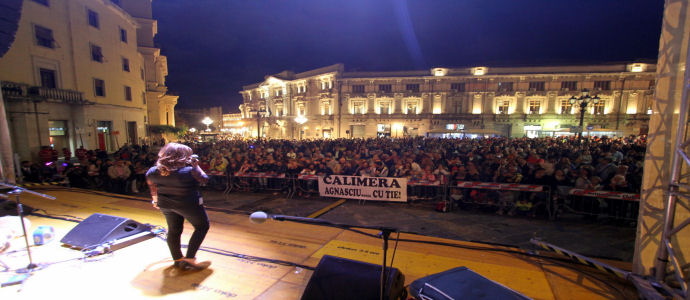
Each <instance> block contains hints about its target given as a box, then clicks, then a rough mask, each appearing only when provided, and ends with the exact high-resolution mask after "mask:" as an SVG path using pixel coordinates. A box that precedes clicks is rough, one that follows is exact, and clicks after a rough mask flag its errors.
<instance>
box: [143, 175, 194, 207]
mask: <svg viewBox="0 0 690 300" xmlns="http://www.w3.org/2000/svg"><path fill="white" fill-rule="evenodd" d="M192 170H193V168H192V167H189V166H187V167H184V168H181V169H178V170H177V171H172V172H170V175H168V176H162V175H161V174H160V172H159V171H158V167H156V166H153V167H151V168H150V169H149V171H148V172H146V178H147V179H148V180H150V181H151V182H153V183H154V184H155V185H156V188H157V189H158V207H160V208H183V207H189V206H193V205H200V204H201V203H202V199H201V192H199V182H198V181H197V180H196V179H195V178H194V176H193V175H192ZM204 176H206V175H205V174H204ZM206 178H208V176H206Z"/></svg>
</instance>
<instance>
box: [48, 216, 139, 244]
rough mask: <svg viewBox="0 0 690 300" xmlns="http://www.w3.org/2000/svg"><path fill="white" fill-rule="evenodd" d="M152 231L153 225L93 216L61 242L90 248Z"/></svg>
mask: <svg viewBox="0 0 690 300" xmlns="http://www.w3.org/2000/svg"><path fill="white" fill-rule="evenodd" d="M150 230H151V225H146V224H141V223H139V222H137V221H134V220H131V219H127V218H122V217H116V216H110V215H104V214H93V215H91V216H89V217H88V218H86V219H85V220H84V221H82V222H81V223H79V224H78V225H77V226H75V227H74V228H72V230H70V231H69V232H68V233H67V235H65V237H64V238H62V240H60V242H61V243H63V244H67V245H69V246H72V247H77V248H90V247H93V246H98V245H101V244H103V243H108V242H113V241H116V240H119V239H122V238H126V237H129V236H132V235H135V234H138V233H142V232H148V231H150Z"/></svg>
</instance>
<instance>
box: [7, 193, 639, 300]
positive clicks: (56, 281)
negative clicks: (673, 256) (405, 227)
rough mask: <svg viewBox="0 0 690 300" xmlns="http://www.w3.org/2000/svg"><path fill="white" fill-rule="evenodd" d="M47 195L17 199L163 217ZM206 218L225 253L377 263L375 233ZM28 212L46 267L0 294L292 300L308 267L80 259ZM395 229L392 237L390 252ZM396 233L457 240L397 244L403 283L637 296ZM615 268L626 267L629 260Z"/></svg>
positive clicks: (91, 196)
mask: <svg viewBox="0 0 690 300" xmlns="http://www.w3.org/2000/svg"><path fill="white" fill-rule="evenodd" d="M46 193H47V194H50V195H53V196H55V197H57V200H54V201H50V200H42V199H39V198H37V197H34V196H31V195H27V194H25V195H23V196H22V202H23V203H24V204H25V205H29V206H31V207H34V208H39V209H42V210H44V211H45V212H46V213H47V214H49V215H61V216H73V217H77V218H87V217H88V216H90V215H91V214H93V213H102V214H108V215H114V216H119V217H126V218H131V219H133V220H135V221H138V222H141V223H149V224H153V225H161V226H163V225H165V220H164V218H163V216H162V215H161V214H160V213H159V212H158V211H157V210H155V209H153V208H152V207H151V205H150V203H149V202H147V201H142V200H145V199H140V200H139V201H137V200H129V199H122V198H119V197H114V196H112V195H108V194H105V193H101V194H95V193H83V192H75V191H69V190H67V189H64V190H54V191H50V192H46ZM39 213H43V212H42V211H41V212H39ZM209 217H210V218H211V229H210V231H209V234H208V236H207V237H206V240H205V241H204V244H203V247H207V248H215V249H222V250H224V251H220V252H228V251H231V252H233V253H237V254H241V255H247V256H253V257H261V258H268V259H272V260H282V261H287V262H292V263H296V264H299V265H303V266H309V267H312V268H313V267H316V265H317V264H318V262H319V260H320V258H321V257H322V256H323V255H324V254H328V255H334V256H340V257H344V258H349V259H354V260H359V261H365V262H370V263H375V264H379V263H380V261H381V259H382V258H381V252H382V251H381V241H380V240H379V239H375V238H371V237H367V236H363V235H359V234H357V233H353V232H350V231H346V230H342V229H337V228H330V227H322V226H314V225H305V224H297V223H290V222H279V221H273V220H268V221H266V222H265V223H263V224H259V225H257V224H253V223H251V222H250V221H249V218H248V216H247V215H245V214H232V213H226V212H219V211H209ZM28 218H29V219H30V220H31V223H32V227H31V229H29V234H30V235H31V232H33V230H34V229H35V228H36V227H37V226H39V225H50V226H53V227H54V228H55V230H56V237H55V239H54V240H53V241H51V242H49V243H47V244H45V245H41V246H32V247H31V250H32V254H33V260H34V262H36V263H39V265H41V266H43V268H42V269H40V270H38V271H35V272H34V274H33V275H32V276H31V277H30V278H28V280H26V281H25V282H24V284H23V285H14V286H9V287H4V288H1V289H0V299H19V298H22V299H87V298H88V299H94V298H98V299H111V298H119V299H142V298H155V299H162V298H165V299H168V298H170V299H299V298H300V296H301V295H302V292H303V290H304V288H305V286H306V284H307V282H308V281H309V278H310V276H311V274H312V273H313V271H311V270H309V269H305V268H300V267H295V266H286V265H279V264H274V263H270V262H265V261H257V260H254V259H251V258H241V257H232V256H226V255H221V254H217V253H211V252H207V251H200V252H199V253H198V259H199V260H210V261H212V262H213V265H212V266H211V267H210V268H209V269H207V270H204V271H200V272H195V273H194V272H192V273H179V272H176V271H175V270H174V269H173V268H172V267H171V265H172V263H171V261H170V258H169V253H168V249H167V246H166V244H165V242H164V241H163V240H161V239H158V238H153V239H149V240H146V241H143V242H140V243H137V244H134V245H131V246H129V247H126V248H123V249H120V250H117V251H114V252H112V253H110V254H105V255H100V256H96V257H92V258H88V259H83V255H82V253H81V252H80V251H77V250H74V249H70V248H67V247H64V246H62V245H61V244H60V242H59V240H60V239H61V238H62V237H63V236H64V235H65V234H66V233H67V232H69V231H70V230H71V229H72V228H73V227H74V226H76V225H77V223H74V222H69V221H64V220H58V219H51V218H46V217H38V216H30V217H28ZM190 232H191V227H187V226H186V227H185V235H184V236H183V242H186V241H187V238H188V236H189V235H188V234H189V233H190ZM369 232H371V233H375V232H373V231H369ZM395 236H396V235H395V234H393V235H392V237H391V238H392V239H391V243H390V249H389V251H390V252H389V254H388V258H389V259H390V257H391V255H392V251H393V248H394V245H395V242H394V241H393V238H395ZM400 237H401V238H405V239H414V240H424V241H436V242H443V243H451V244H453V245H457V247H453V246H441V245H432V244H425V243H411V242H400V243H399V244H398V247H397V253H396V254H395V261H394V266H395V267H397V268H398V269H400V270H401V272H402V273H403V274H404V275H405V285H409V284H410V283H411V282H412V281H414V280H415V279H417V278H420V277H424V276H426V275H430V274H434V273H438V272H441V271H444V270H448V269H451V268H454V267H459V266H466V267H468V268H470V269H472V270H473V271H475V272H477V273H479V274H481V275H483V276H485V277H487V278H489V279H492V280H494V281H497V282H499V283H501V284H503V285H505V286H507V287H510V288H512V289H514V290H516V291H518V292H521V293H523V294H524V295H526V296H529V297H531V298H534V299H631V298H637V292H636V291H635V289H634V287H633V286H632V285H630V284H628V283H627V282H625V281H622V280H620V279H618V278H617V277H615V276H611V275H608V274H605V273H602V272H599V271H597V270H596V269H593V268H590V267H584V266H580V265H577V264H572V263H568V262H562V261H554V260H550V259H544V258H539V257H535V256H529V255H522V254H515V253H509V252H504V251H492V250H487V249H482V248H490V249H493V250H496V249H498V250H516V249H515V248H508V247H502V246H492V245H486V244H478V243H470V242H461V241H454V240H447V239H440V238H432V237H425V236H418V235H412V234H401V235H400ZM471 248H480V249H471ZM217 252H218V251H217ZM541 254H543V255H550V254H546V253H541ZM0 261H2V262H4V263H5V264H7V265H9V266H10V268H11V269H18V268H22V267H25V266H26V265H27V263H28V257H27V256H26V251H24V240H23V239H22V238H17V239H15V240H13V241H12V246H11V248H10V249H9V250H8V251H7V252H5V253H3V254H0ZM616 266H618V267H623V268H625V267H626V264H623V263H621V264H617V265H616ZM0 270H1V269H0ZM13 274H14V273H12V272H0V281H2V282H5V281H6V280H7V279H8V278H9V277H10V276H11V275H13Z"/></svg>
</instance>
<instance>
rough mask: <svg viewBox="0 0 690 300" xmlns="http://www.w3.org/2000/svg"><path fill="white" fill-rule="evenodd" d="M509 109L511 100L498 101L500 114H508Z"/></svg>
mask: <svg viewBox="0 0 690 300" xmlns="http://www.w3.org/2000/svg"><path fill="white" fill-rule="evenodd" d="M508 109H510V100H499V101H498V113H499V114H502V115H506V114H508Z"/></svg>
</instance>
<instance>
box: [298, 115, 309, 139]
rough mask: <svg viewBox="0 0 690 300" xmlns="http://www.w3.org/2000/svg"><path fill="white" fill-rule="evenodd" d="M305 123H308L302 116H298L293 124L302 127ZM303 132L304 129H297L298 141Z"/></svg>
mask: <svg viewBox="0 0 690 300" xmlns="http://www.w3.org/2000/svg"><path fill="white" fill-rule="evenodd" d="M307 121H308V120H307V118H306V117H304V116H303V115H298V116H297V117H295V122H297V124H299V125H300V126H302V125H303V124H304V123H307ZM303 130H304V129H303V128H302V127H300V128H299V139H300V140H301V139H302V132H303Z"/></svg>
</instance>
